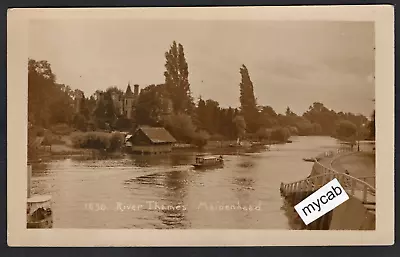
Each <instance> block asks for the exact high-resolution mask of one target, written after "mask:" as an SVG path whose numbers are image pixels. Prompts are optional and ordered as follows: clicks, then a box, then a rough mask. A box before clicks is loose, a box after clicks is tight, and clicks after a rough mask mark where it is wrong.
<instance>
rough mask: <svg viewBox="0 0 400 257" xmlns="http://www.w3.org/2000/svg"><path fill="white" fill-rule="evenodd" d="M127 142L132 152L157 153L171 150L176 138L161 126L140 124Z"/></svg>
mask: <svg viewBox="0 0 400 257" xmlns="http://www.w3.org/2000/svg"><path fill="white" fill-rule="evenodd" d="M127 142H128V143H130V144H129V145H131V146H130V150H131V152H132V153H140V154H159V153H168V152H171V151H172V146H173V144H174V143H176V139H175V138H174V137H173V136H172V135H171V134H170V133H169V132H168V131H167V130H166V129H165V128H163V127H150V126H140V127H138V129H137V130H136V131H135V133H134V134H133V135H132V137H130V138H129V139H128V140H127Z"/></svg>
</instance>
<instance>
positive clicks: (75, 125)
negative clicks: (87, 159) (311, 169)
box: [28, 41, 375, 149]
mask: <svg viewBox="0 0 400 257" xmlns="http://www.w3.org/2000/svg"><path fill="white" fill-rule="evenodd" d="M239 73H240V76H241V80H240V81H239V87H238V90H239V92H240V98H239V99H238V100H239V102H238V103H240V107H239V108H232V107H229V108H222V107H220V105H219V103H218V101H216V100H213V99H203V98H199V99H198V101H196V102H195V101H194V100H193V98H192V95H191V89H190V83H189V66H188V63H187V61H186V58H185V54H184V48H183V46H182V45H181V44H179V43H176V42H175V41H174V42H173V43H172V45H171V46H170V48H169V49H168V51H166V53H165V72H164V77H165V83H164V84H159V85H149V86H147V87H144V88H142V90H141V91H140V94H139V96H138V99H137V100H136V102H135V109H134V115H133V117H132V118H130V119H128V118H126V117H124V116H123V115H121V114H120V113H117V111H116V106H114V103H113V100H112V99H113V96H115V95H116V94H117V95H118V94H122V93H123V91H121V90H120V89H118V88H117V87H109V88H108V89H106V90H105V91H100V90H97V91H96V92H95V93H94V94H93V95H91V96H90V97H85V95H84V93H83V92H82V91H80V90H75V91H72V89H71V88H70V87H69V86H68V85H63V84H59V83H58V82H57V81H56V75H55V74H54V73H53V71H52V69H51V65H50V64H49V63H48V62H47V61H36V60H31V59H30V60H29V62H28V120H29V124H30V125H31V126H34V127H35V128H37V127H39V128H46V129H50V130H51V131H53V133H54V134H57V135H67V134H69V133H71V131H73V130H78V131H102V130H105V131H110V130H118V131H133V130H134V129H135V128H136V127H137V126H138V125H150V126H164V127H165V128H166V129H168V130H169V131H170V133H171V134H172V135H173V136H174V137H175V138H176V139H177V140H178V141H180V142H187V143H192V144H196V145H198V146H203V145H205V144H206V143H207V140H236V139H237V138H240V139H246V138H248V139H252V140H253V139H254V140H270V141H281V142H285V141H286V140H287V139H288V138H289V137H290V135H330V136H335V137H338V138H355V137H357V138H360V137H365V138H374V137H375V111H374V112H373V114H372V115H371V121H369V120H368V119H367V117H365V116H363V115H359V114H357V115H356V114H353V113H344V112H335V111H334V110H332V109H329V108H328V107H326V106H324V104H323V103H320V102H314V103H313V104H312V105H311V106H310V107H309V108H308V110H306V111H305V112H304V113H303V114H302V115H298V114H296V113H294V112H293V111H292V110H291V109H290V107H287V108H286V111H285V113H284V114H278V113H276V112H275V110H274V109H273V108H272V107H271V106H259V105H257V98H256V96H255V92H254V87H255V86H254V84H253V82H252V80H251V77H250V72H249V70H248V68H247V67H246V66H245V65H244V64H243V65H242V66H241V67H240V68H239ZM236 88H237V87H236ZM233 89H235V88H234V87H233ZM98 95H102V97H101V98H100V99H98ZM77 103H79V104H77ZM32 131H33V130H32ZM32 131H30V136H29V138H30V140H31V139H32V138H34V137H36V136H39V135H38V133H37V131H40V130H35V132H34V133H33V132H32ZM73 142H74V144H75V145H76V146H80V147H86V148H102V149H117V148H118V147H119V146H120V144H122V143H121V142H120V137H119V136H113V137H110V136H107V133H104V134H102V133H100V132H95V133H94V132H91V133H86V134H79V135H75V136H74V139H73Z"/></svg>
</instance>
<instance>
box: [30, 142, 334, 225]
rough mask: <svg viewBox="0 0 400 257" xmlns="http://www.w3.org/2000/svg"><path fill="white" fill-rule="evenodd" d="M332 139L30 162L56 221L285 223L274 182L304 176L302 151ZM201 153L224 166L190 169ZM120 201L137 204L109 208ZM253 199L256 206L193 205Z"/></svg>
mask: <svg viewBox="0 0 400 257" xmlns="http://www.w3.org/2000/svg"><path fill="white" fill-rule="evenodd" d="M335 144H336V143H335V140H333V139H331V138H312V137H311V138H307V137H299V138H298V139H296V140H293V143H292V144H287V145H279V146H273V147H271V150H270V151H254V152H251V151H247V152H245V151H243V150H241V151H236V149H232V148H226V149H217V150H214V151H203V152H195V151H174V152H173V153H171V154H169V155H168V154H167V155H156V156H151V155H143V156H142V155H120V156H113V157H104V158H96V159H84V158H82V159H79V158H76V157H70V158H60V159H56V160H55V159H53V160H51V161H47V162H42V163H37V164H35V165H34V167H33V170H34V172H33V190H34V192H37V193H44V194H51V195H52V200H53V211H54V227H57V228H209V229H213V228H234V229H239V228H244V229H246V228H247V229H268V228H270V229H271V228H274V229H289V228H290V226H289V225H288V221H290V219H288V216H290V215H288V214H287V213H286V211H285V210H284V209H281V207H282V206H283V202H282V199H281V197H280V193H279V184H280V183H281V182H285V181H287V182H289V181H295V180H298V179H302V178H304V177H306V176H307V175H308V174H309V172H310V170H311V164H310V163H306V162H304V161H302V158H304V157H310V156H313V155H317V154H319V153H320V152H321V151H322V150H321V149H324V148H325V147H328V148H329V147H331V148H333V147H335ZM200 153H207V154H208V153H209V154H215V155H220V154H222V155H224V160H225V163H224V166H223V167H218V168H215V169H204V170H194V169H193V167H192V165H191V164H192V163H193V162H194V160H195V156H196V155H197V154H200ZM92 202H93V203H101V204H105V205H106V206H107V207H110V208H109V209H108V210H107V211H105V212H93V211H89V210H87V209H85V208H84V206H85V204H86V203H92ZM118 203H122V204H124V205H126V206H133V205H135V206H140V205H142V206H143V208H141V209H140V210H134V211H132V210H130V211H127V210H126V211H115V206H117V204H118ZM259 203H260V204H261V206H262V208H261V211H243V210H224V211H219V210H212V208H201V209H199V208H197V207H198V206H200V204H202V205H204V206H208V207H211V206H216V207H218V206H219V205H221V204H222V205H225V204H226V205H235V206H236V205H238V204H239V205H240V206H249V205H252V206H253V207H254V206H255V205H258V204H259ZM156 204H157V205H156ZM111 207H112V208H111ZM290 222H291V221H290Z"/></svg>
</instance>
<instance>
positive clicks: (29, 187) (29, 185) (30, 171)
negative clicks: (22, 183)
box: [27, 164, 32, 198]
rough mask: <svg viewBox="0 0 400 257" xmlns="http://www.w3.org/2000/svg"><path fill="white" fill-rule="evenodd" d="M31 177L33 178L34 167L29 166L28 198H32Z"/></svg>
mask: <svg viewBox="0 0 400 257" xmlns="http://www.w3.org/2000/svg"><path fill="white" fill-rule="evenodd" d="M31 177H32V165H29V164H28V181H27V182H28V184H27V198H30V197H31Z"/></svg>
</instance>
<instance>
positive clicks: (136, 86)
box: [133, 84, 139, 96]
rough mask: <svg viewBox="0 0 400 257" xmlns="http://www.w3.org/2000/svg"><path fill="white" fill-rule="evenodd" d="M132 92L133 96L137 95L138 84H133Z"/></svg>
mask: <svg viewBox="0 0 400 257" xmlns="http://www.w3.org/2000/svg"><path fill="white" fill-rule="evenodd" d="M133 94H134V95H135V96H138V95H139V85H138V84H135V85H134V89H133Z"/></svg>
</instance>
